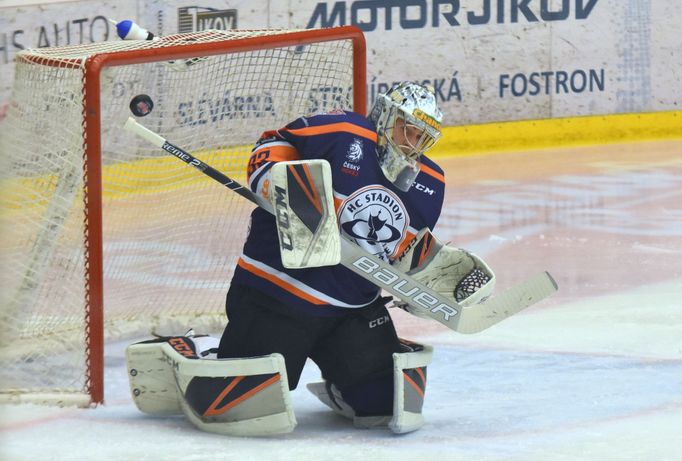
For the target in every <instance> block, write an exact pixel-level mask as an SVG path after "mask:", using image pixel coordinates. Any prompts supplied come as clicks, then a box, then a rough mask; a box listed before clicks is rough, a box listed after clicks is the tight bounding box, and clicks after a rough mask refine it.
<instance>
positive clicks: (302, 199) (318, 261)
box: [269, 160, 341, 269]
mask: <svg viewBox="0 0 682 461" xmlns="http://www.w3.org/2000/svg"><path fill="white" fill-rule="evenodd" d="M269 183H270V190H269V198H270V202H271V203H272V207H273V209H274V214H275V222H276V223H277V235H278V237H279V247H280V253H281V255H282V265H283V266H284V267H287V268H289V269H299V268H306V267H320V266H333V265H336V264H338V263H339V262H340V261H341V241H340V235H339V229H338V224H337V222H336V213H335V211H334V195H333V190H332V174H331V168H330V166H329V163H328V162H327V161H326V160H300V161H290V162H278V163H275V164H274V165H273V166H272V168H271V170H270V172H269Z"/></svg>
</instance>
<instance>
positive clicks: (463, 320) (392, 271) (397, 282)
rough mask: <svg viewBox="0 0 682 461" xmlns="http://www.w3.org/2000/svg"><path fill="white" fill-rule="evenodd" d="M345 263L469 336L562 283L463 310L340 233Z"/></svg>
mask: <svg viewBox="0 0 682 461" xmlns="http://www.w3.org/2000/svg"><path fill="white" fill-rule="evenodd" d="M124 128H125V129H126V130H128V131H130V132H132V133H134V134H135V135H137V136H139V137H140V138H142V139H144V140H146V141H148V142H150V143H151V144H153V145H155V146H157V147H159V148H161V149H163V150H164V151H166V152H168V153H169V154H171V155H173V156H175V157H177V158H178V159H180V160H182V161H183V162H185V163H186V164H188V165H190V166H193V167H195V168H196V169H198V170H199V171H201V172H202V173H204V174H205V175H207V176H208V177H210V178H212V179H214V180H216V181H217V182H219V183H220V184H222V185H223V186H225V187H227V188H229V189H230V190H232V191H234V192H236V193H238V194H239V195H241V196H242V197H244V198H246V199H248V200H250V201H251V202H253V203H255V204H256V205H258V206H260V207H261V208H263V209H265V210H266V211H268V212H270V213H273V208H272V205H271V204H270V202H269V201H267V200H266V199H264V198H263V197H261V196H259V195H257V194H255V193H253V192H252V191H251V190H250V189H247V188H245V187H244V186H242V185H241V184H239V183H238V182H236V181H234V180H233V179H231V178H229V177H228V176H226V175H225V174H223V173H221V172H220V171H218V170H216V169H214V168H212V167H211V166H209V165H207V164H206V163H204V162H202V161H201V160H199V159H198V158H196V157H194V156H193V155H191V154H189V153H187V152H185V151H184V150H182V149H181V148H179V147H177V146H175V145H173V144H171V143H169V142H168V141H167V140H166V139H164V138H163V137H162V136H160V135H158V134H157V133H154V132H153V131H151V130H149V129H147V128H146V127H144V126H142V125H140V124H139V123H137V122H136V121H135V120H134V119H133V118H132V117H129V118H128V120H127V121H126V123H125V126H124ZM341 265H343V266H344V267H346V268H348V269H350V270H351V271H353V272H355V273H356V274H358V275H360V276H361V277H363V278H364V279H366V280H368V281H370V282H372V283H373V284H375V285H376V286H378V287H380V288H382V289H384V290H386V291H387V292H389V293H391V294H392V295H393V296H395V297H397V298H399V299H400V300H402V301H404V302H406V303H408V304H410V305H411V306H413V307H416V308H418V309H419V310H420V311H422V312H423V314H425V315H426V316H428V317H430V318H432V319H434V320H436V321H437V322H440V323H441V324H443V325H445V326H446V327H448V328H450V329H451V330H454V331H457V332H459V333H467V334H469V333H477V332H479V331H482V330H485V329H486V328H488V327H490V326H492V325H495V324H496V323H498V322H500V321H502V320H504V319H506V318H507V317H510V316H511V315H514V314H515V313H517V312H519V311H521V310H523V309H525V308H526V307H528V306H531V305H533V304H535V303H537V302H538V301H541V300H542V299H544V298H546V297H548V296H550V295H551V294H552V293H554V292H556V290H557V284H556V282H555V281H554V279H553V278H552V277H551V275H550V274H549V273H548V272H542V273H539V274H537V275H535V276H534V277H531V278H530V279H528V280H526V281H524V282H521V283H520V284H518V285H516V286H514V287H512V288H510V289H508V290H506V291H504V292H503V293H501V294H499V295H497V296H495V297H492V298H490V299H488V300H486V301H484V302H481V303H479V304H475V305H473V306H470V307H466V308H464V307H462V306H460V305H459V304H458V303H457V302H455V300H454V299H448V298H446V297H444V296H442V295H440V294H439V293H437V292H436V291H435V290H432V289H430V288H429V287H427V286H426V285H423V284H421V283H419V282H417V281H416V280H414V279H413V278H412V277H410V276H409V275H407V274H405V273H404V272H402V271H400V270H397V268H395V267H393V266H391V265H390V264H388V263H387V262H385V261H383V260H381V259H379V258H377V257H375V256H374V255H371V254H369V253H367V252H366V251H365V250H363V249H362V248H360V247H359V246H357V245H355V244H354V243H353V242H352V241H350V240H349V239H348V238H347V237H346V236H344V235H341Z"/></svg>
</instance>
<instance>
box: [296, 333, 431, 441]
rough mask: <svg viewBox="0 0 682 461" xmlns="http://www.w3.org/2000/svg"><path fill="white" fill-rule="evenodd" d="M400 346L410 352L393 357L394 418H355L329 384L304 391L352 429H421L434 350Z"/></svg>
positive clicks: (322, 383) (419, 345)
mask: <svg viewBox="0 0 682 461" xmlns="http://www.w3.org/2000/svg"><path fill="white" fill-rule="evenodd" d="M401 343H402V344H403V345H404V348H406V349H409V350H407V351H405V352H400V353H395V354H393V387H394V394H393V415H389V416H358V415H357V414H356V412H355V410H354V409H353V408H352V407H351V406H350V405H349V404H348V403H347V402H346V401H345V400H344V399H343V396H342V395H341V392H340V391H339V390H338V389H337V388H336V386H335V385H334V384H332V383H329V382H317V383H310V384H308V385H307V388H308V390H309V391H310V392H311V393H312V394H314V395H315V396H316V397H317V398H318V399H319V400H320V401H321V402H322V403H324V404H325V405H326V406H328V407H329V408H331V409H332V410H333V411H334V413H336V414H338V415H341V416H343V417H345V418H348V419H350V420H351V421H353V425H354V426H355V427H358V428H362V429H369V428H375V427H388V428H389V429H390V430H391V431H392V432H394V433H396V434H403V433H406V432H412V431H416V430H417V429H419V428H420V427H422V426H423V425H424V417H423V416H422V406H423V404H424V393H425V390H426V366H427V365H428V364H429V363H431V357H432V355H433V347H431V346H427V345H421V344H417V343H410V342H406V341H404V340H401Z"/></svg>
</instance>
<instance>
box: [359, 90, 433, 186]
mask: <svg viewBox="0 0 682 461" xmlns="http://www.w3.org/2000/svg"><path fill="white" fill-rule="evenodd" d="M369 119H370V120H371V121H372V122H374V124H375V126H376V129H377V134H378V140H377V152H378V154H379V164H380V165H381V169H382V171H383V172H384V175H385V176H386V178H388V180H389V181H391V182H392V183H393V184H394V185H395V186H396V187H397V188H398V189H400V190H402V191H405V192H406V191H408V190H410V187H411V186H412V183H413V182H414V180H415V178H416V177H417V174H419V167H420V162H419V157H420V156H421V155H422V154H423V153H424V152H426V151H427V150H428V149H430V148H431V147H433V145H434V144H435V143H436V141H438V138H440V135H441V132H440V126H441V122H442V120H443V113H442V112H441V111H440V109H439V108H438V104H437V103H436V95H435V94H434V92H433V89H432V88H430V87H425V86H422V85H418V84H416V83H411V82H402V83H400V84H398V85H397V86H395V87H393V88H391V89H390V90H389V91H388V92H386V93H385V94H381V95H379V96H378V97H377V99H376V101H375V102H374V106H373V107H372V112H371V113H370V115H369Z"/></svg>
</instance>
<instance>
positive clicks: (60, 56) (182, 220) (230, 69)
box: [0, 27, 366, 405]
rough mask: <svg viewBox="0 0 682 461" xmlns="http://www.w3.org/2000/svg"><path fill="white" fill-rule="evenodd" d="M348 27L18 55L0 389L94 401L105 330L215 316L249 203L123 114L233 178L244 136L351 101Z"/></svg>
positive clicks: (208, 320) (361, 90)
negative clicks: (150, 139) (140, 135)
mask: <svg viewBox="0 0 682 461" xmlns="http://www.w3.org/2000/svg"><path fill="white" fill-rule="evenodd" d="M364 59H365V56H364V39H363V38H362V34H361V33H360V32H359V31H358V30H357V29H355V28H352V27H342V28H335V29H326V30H309V31H227V32H226V31H203V32H200V33H192V34H179V35H175V36H170V37H164V38H161V39H159V40H155V41H120V42H105V43H97V44H91V45H81V46H73V47H61V48H50V49H39V50H28V51H24V52H22V53H20V54H18V55H17V59H16V77H15V82H14V86H13V93H12V100H11V103H10V107H9V111H8V113H7V117H6V119H5V120H4V121H3V123H2V125H1V127H0V128H1V134H0V153H1V155H0V158H1V160H0V161H1V162H2V168H1V170H2V173H1V174H2V177H1V187H2V196H1V213H0V219H1V222H0V224H1V226H2V234H3V238H2V247H1V248H2V250H1V252H0V258H1V262H2V268H3V270H2V271H1V273H2V287H1V288H2V290H1V296H2V310H1V314H0V387H1V388H2V389H0V395H1V397H2V400H10V401H12V400H31V401H44V402H57V403H76V404H81V405H87V404H91V403H99V402H102V400H103V397H104V393H103V350H104V341H116V340H123V339H125V338H132V337H135V336H140V335H146V334H149V333H151V332H157V333H160V334H177V333H178V332H184V331H185V330H186V329H187V328H189V327H193V328H195V329H197V330H198V329H202V330H204V329H206V330H208V331H220V330H221V329H222V328H223V327H224V324H225V322H226V319H225V315H224V300H225V294H226V292H227V289H228V287H229V281H230V279H231V277H232V271H233V267H234V265H235V262H236V259H237V258H238V256H239V254H240V252H241V248H242V244H243V240H244V237H245V233H246V229H247V226H248V218H249V214H250V212H251V210H252V209H253V205H252V204H251V203H249V202H247V201H246V200H244V199H242V198H241V197H239V196H238V195H237V194H234V193H232V192H230V191H228V190H227V189H225V188H221V186H220V185H219V184H216V183H215V182H213V181H212V180H210V179H208V178H206V177H205V176H204V175H202V174H200V173H199V172H197V171H196V170H194V169H192V168H189V167H188V166H187V165H185V164H184V163H182V162H180V161H178V160H177V159H175V158H172V157H169V156H168V155H166V154H165V153H164V152H163V151H161V150H158V149H155V148H153V147H151V148H150V147H149V145H147V144H145V143H144V141H139V140H138V139H136V138H135V137H134V136H132V135H130V134H128V133H126V132H124V130H123V128H122V127H123V124H124V122H125V120H126V118H127V117H128V116H129V115H130V110H129V108H128V105H129V102H130V100H131V99H132V98H133V97H134V96H135V95H137V94H147V95H149V96H150V97H151V98H152V100H153V101H154V110H153V111H152V113H151V114H150V115H148V116H147V117H145V118H142V119H140V120H139V121H140V122H141V123H143V124H144V125H146V126H147V127H149V128H150V129H152V130H154V131H156V132H158V133H159V134H161V135H162V136H164V137H166V138H168V139H169V140H170V141H171V142H173V143H175V144H177V145H179V146H181V147H182V148H183V149H185V150H187V151H188V152H191V153H192V154H193V155H195V156H197V157H198V158H200V159H202V160H203V161H205V162H207V163H208V164H210V165H212V166H213V167H215V168H217V169H219V170H222V171H223V172H225V173H226V174H227V175H228V176H231V177H234V178H235V179H236V180H238V181H240V182H244V181H245V170H246V163H247V160H248V155H249V152H250V150H251V147H252V144H253V142H254V141H255V140H256V139H257V138H258V137H259V135H260V134H261V133H262V132H263V131H265V130H270V129H275V128H279V127H280V126H283V125H284V124H286V123H287V122H289V121H291V120H293V119H295V118H296V117H298V116H300V115H305V114H309V113H313V112H320V111H329V110H333V109H339V108H341V109H353V108H355V110H357V111H359V112H362V113H364V110H365V104H366V103H365V75H364V74H365V67H364V66H365V63H364Z"/></svg>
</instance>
